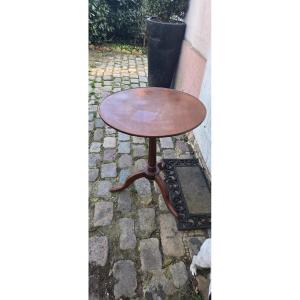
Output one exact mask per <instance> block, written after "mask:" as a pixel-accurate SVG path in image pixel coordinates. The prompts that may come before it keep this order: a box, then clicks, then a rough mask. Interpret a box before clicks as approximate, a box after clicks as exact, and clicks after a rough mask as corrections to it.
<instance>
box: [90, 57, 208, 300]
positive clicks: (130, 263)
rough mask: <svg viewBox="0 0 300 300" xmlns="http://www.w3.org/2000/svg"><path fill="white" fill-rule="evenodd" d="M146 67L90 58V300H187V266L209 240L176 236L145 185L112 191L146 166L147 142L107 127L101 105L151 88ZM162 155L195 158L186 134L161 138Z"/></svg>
mask: <svg viewBox="0 0 300 300" xmlns="http://www.w3.org/2000/svg"><path fill="white" fill-rule="evenodd" d="M147 68H148V64H147V58H146V56H145V55H132V54H124V53H115V52H107V53H106V52H99V51H91V52H90V69H89V108H88V114H89V115H88V119H89V182H90V183H89V185H90V206H89V207H90V208H89V209H90V212H89V215H90V218H91V220H90V232H91V236H90V238H89V262H90V264H91V265H96V268H94V269H93V268H92V269H93V270H95V271H93V272H94V273H92V274H90V281H91V282H93V284H92V283H90V287H92V288H91V289H90V299H104V298H103V297H106V298H105V299H124V298H126V299H127V298H128V299H129V298H130V299H169V298H168V297H170V296H171V295H172V296H171V297H173V298H170V299H181V297H182V296H183V295H184V293H185V288H186V287H187V286H189V288H187V290H190V289H191V282H190V280H189V276H188V271H187V270H188V269H189V265H188V264H187V262H190V261H191V257H192V255H195V254H196V253H197V251H198V250H199V248H200V246H201V244H202V242H203V241H204V239H205V237H204V235H202V234H199V231H197V232H189V234H188V236H183V234H182V232H179V231H178V230H177V227H176V221H175V219H174V218H173V216H172V215H171V214H170V213H169V211H168V209H167V207H166V205H165V203H164V200H163V198H162V196H161V194H160V191H159V189H158V188H157V187H155V186H154V185H153V183H150V182H149V181H148V180H147V179H145V178H142V179H139V180H137V181H135V183H134V184H132V185H131V186H130V187H129V188H128V189H126V190H124V191H122V192H119V193H111V192H110V189H111V187H112V186H113V185H114V184H116V183H118V182H120V183H124V182H125V180H126V178H127V176H128V175H129V174H130V173H131V172H133V171H136V170H141V169H143V168H145V167H146V165H147V151H148V150H147V149H148V145H147V142H148V141H147V139H145V138H143V137H136V136H130V135H127V134H125V133H122V132H118V131H116V130H115V129H113V128H111V127H109V126H108V125H106V124H105V123H104V122H103V120H102V119H101V117H100V116H99V113H98V106H99V104H100V103H101V102H102V101H103V99H104V98H105V97H107V96H108V95H110V94H112V93H114V92H119V91H121V90H126V89H129V88H136V87H146V86H147V81H148V79H147ZM157 153H158V155H157V158H158V159H161V158H192V157H193V154H192V153H191V151H190V148H189V146H188V145H187V144H186V142H185V135H181V136H177V137H172V138H171V137H167V138H161V139H158V140H157ZM97 272H98V273H97ZM95 278H98V279H97V284H96V285H98V287H99V288H98V289H96V290H93V286H94V283H95ZM202 281H203V280H202ZM203 282H204V281H203ZM104 295H105V296H104ZM191 298H192V297H190V294H188V296H185V298H182V299H191Z"/></svg>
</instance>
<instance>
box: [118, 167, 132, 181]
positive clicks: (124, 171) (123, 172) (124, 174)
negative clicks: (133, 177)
mask: <svg viewBox="0 0 300 300" xmlns="http://www.w3.org/2000/svg"><path fill="white" fill-rule="evenodd" d="M129 175H130V169H122V170H121V172H120V174H119V182H120V183H124V182H125V180H126V178H127V177H128V176H129Z"/></svg>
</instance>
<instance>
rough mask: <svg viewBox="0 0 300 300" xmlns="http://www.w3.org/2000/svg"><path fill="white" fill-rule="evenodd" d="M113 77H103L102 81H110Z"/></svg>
mask: <svg viewBox="0 0 300 300" xmlns="http://www.w3.org/2000/svg"><path fill="white" fill-rule="evenodd" d="M112 79H113V77H112V76H111V75H104V76H103V80H112Z"/></svg>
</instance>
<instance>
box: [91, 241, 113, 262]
mask: <svg viewBox="0 0 300 300" xmlns="http://www.w3.org/2000/svg"><path fill="white" fill-rule="evenodd" d="M107 256H108V239H107V237H106V236H92V237H90V238H89V262H91V263H93V262H94V263H95V264H96V265H99V266H101V267H104V266H105V264H106V262H107Z"/></svg>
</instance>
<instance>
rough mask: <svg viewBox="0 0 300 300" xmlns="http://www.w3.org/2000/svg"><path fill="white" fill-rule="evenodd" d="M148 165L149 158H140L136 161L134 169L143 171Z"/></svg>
mask: <svg viewBox="0 0 300 300" xmlns="http://www.w3.org/2000/svg"><path fill="white" fill-rule="evenodd" d="M146 167H147V160H146V159H138V160H137V161H135V163H134V170H135V171H141V170H143V169H145V168H146Z"/></svg>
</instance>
